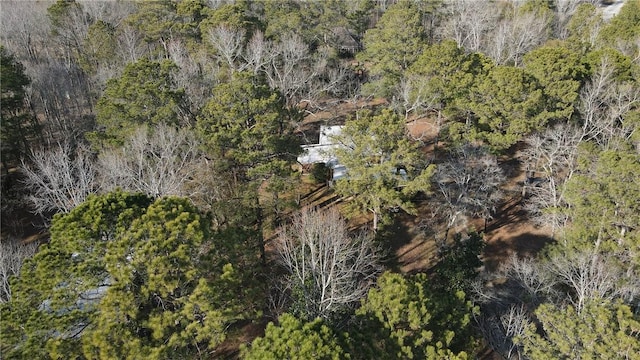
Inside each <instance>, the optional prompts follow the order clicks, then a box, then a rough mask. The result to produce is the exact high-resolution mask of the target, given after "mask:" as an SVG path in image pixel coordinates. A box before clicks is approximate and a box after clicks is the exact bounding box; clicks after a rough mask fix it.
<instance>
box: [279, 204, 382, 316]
mask: <svg viewBox="0 0 640 360" xmlns="http://www.w3.org/2000/svg"><path fill="white" fill-rule="evenodd" d="M277 241H278V243H277V251H278V254H279V256H280V261H281V262H282V265H283V266H284V267H285V268H286V270H287V272H288V273H289V277H288V280H289V284H290V285H289V288H290V289H291V296H292V301H293V303H292V306H293V307H294V311H297V312H300V315H302V316H304V317H307V318H309V319H313V318H315V317H321V318H324V319H328V320H332V319H333V317H334V315H335V314H338V313H340V312H341V311H344V310H345V309H348V308H350V307H352V306H354V305H355V304H357V302H358V301H359V300H360V299H361V298H362V297H364V296H365V295H366V293H367V291H368V289H369V287H370V286H372V285H373V284H374V283H375V280H376V277H377V275H378V274H379V272H380V266H379V264H378V262H379V253H378V250H377V248H376V246H374V243H373V240H372V238H371V237H368V236H365V235H364V234H361V235H359V236H356V237H352V236H350V235H349V233H348V230H347V224H346V223H345V221H344V220H343V219H342V218H341V217H340V215H339V213H338V212H337V210H335V209H333V210H329V211H326V212H320V211H315V210H308V209H305V210H302V212H300V213H299V214H298V215H296V216H295V217H294V219H293V223H292V225H291V226H286V227H283V228H282V229H281V230H280V233H279V235H278V240H277Z"/></svg>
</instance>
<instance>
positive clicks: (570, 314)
mask: <svg viewBox="0 0 640 360" xmlns="http://www.w3.org/2000/svg"><path fill="white" fill-rule="evenodd" d="M535 313H536V317H537V319H538V321H540V325H541V327H542V330H543V331H544V332H543V333H542V334H541V333H540V332H539V331H537V329H536V326H535V325H534V324H530V326H529V327H528V328H527V329H526V331H525V334H524V335H523V336H521V337H520V338H519V339H517V342H519V343H520V344H521V345H523V346H524V352H525V354H526V355H527V356H528V357H529V358H530V359H532V360H538V359H540V360H542V359H545V360H546V359H594V360H595V359H630V360H631V359H640V336H639V335H638V334H639V333H640V322H639V321H638V318H637V316H634V315H633V313H632V312H631V309H630V308H629V307H628V306H626V305H623V304H620V303H613V304H611V303H607V302H603V303H600V302H598V301H592V302H590V303H589V304H587V306H586V307H585V309H584V310H583V311H582V312H579V313H578V312H577V311H576V310H575V309H574V308H573V307H572V306H570V305H569V306H565V307H556V306H554V305H551V304H543V305H540V307H538V309H537V310H536V312H535Z"/></svg>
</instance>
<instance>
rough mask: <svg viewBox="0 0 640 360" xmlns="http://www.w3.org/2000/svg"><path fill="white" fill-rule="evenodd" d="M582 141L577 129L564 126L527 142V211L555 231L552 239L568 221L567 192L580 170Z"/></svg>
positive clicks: (547, 131)
mask: <svg viewBox="0 0 640 360" xmlns="http://www.w3.org/2000/svg"><path fill="white" fill-rule="evenodd" d="M580 137H581V135H580V131H579V130H578V129H576V128H575V127H574V126H572V125H569V124H560V125H558V126H556V127H554V128H551V129H548V130H546V131H545V132H544V133H542V134H535V135H532V136H530V137H528V138H527V139H525V141H526V143H527V145H528V147H527V148H526V149H525V150H523V151H522V157H523V160H524V163H525V164H526V165H525V166H526V172H527V175H526V179H525V183H524V187H523V197H524V198H525V205H524V207H525V209H526V210H527V211H529V213H530V214H531V215H532V219H533V220H534V221H535V222H536V223H537V224H538V225H549V226H550V227H551V232H552V236H553V235H554V234H555V232H556V231H557V230H558V229H560V228H562V227H563V226H564V225H565V224H566V222H567V220H568V218H567V214H566V212H565V211H564V210H565V208H566V206H567V204H566V202H565V196H564V195H565V194H564V191H565V185H566V183H567V181H569V180H570V179H571V176H572V175H573V172H574V170H575V167H576V164H575V160H576V156H577V155H578V145H579V144H580Z"/></svg>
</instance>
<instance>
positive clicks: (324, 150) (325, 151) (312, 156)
mask: <svg viewBox="0 0 640 360" xmlns="http://www.w3.org/2000/svg"><path fill="white" fill-rule="evenodd" d="M341 133H342V126H324V125H322V126H320V139H319V141H318V144H313V145H303V146H302V150H303V153H302V155H300V156H298V162H299V163H300V164H303V165H307V164H315V163H327V164H329V165H331V164H337V163H338V159H337V158H336V156H335V148H336V146H338V145H337V144H334V141H333V137H334V136H338V135H340V134H341Z"/></svg>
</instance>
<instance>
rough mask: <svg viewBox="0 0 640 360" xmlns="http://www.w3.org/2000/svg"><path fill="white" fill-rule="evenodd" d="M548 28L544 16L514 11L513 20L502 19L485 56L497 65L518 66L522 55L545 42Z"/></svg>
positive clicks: (546, 19)
mask: <svg viewBox="0 0 640 360" xmlns="http://www.w3.org/2000/svg"><path fill="white" fill-rule="evenodd" d="M548 26H549V19H548V18H547V17H546V16H539V15H537V14H532V13H525V14H517V11H514V15H513V18H510V19H503V20H502V22H501V23H500V24H499V25H498V27H497V28H496V30H495V32H494V35H493V42H492V43H491V44H490V45H489V48H488V52H487V54H488V55H489V56H490V57H491V58H492V59H493V60H494V61H495V62H496V63H498V64H513V65H514V66H518V65H520V61H521V60H522V56H523V55H524V54H526V53H527V52H529V51H531V50H532V49H533V48H535V47H536V46H538V45H540V44H542V43H544V42H545V41H546V40H547V38H548V36H549V34H548V30H549V29H548Z"/></svg>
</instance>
